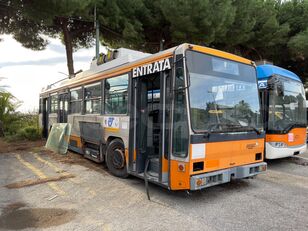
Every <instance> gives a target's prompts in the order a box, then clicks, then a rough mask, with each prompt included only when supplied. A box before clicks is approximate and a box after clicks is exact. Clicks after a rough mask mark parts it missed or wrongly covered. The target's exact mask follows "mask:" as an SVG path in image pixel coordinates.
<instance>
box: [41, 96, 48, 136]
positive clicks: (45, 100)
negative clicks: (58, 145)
mask: <svg viewBox="0 0 308 231" xmlns="http://www.w3.org/2000/svg"><path fill="white" fill-rule="evenodd" d="M41 110H42V126H43V137H45V138H47V136H48V98H43V99H42V106H41Z"/></svg>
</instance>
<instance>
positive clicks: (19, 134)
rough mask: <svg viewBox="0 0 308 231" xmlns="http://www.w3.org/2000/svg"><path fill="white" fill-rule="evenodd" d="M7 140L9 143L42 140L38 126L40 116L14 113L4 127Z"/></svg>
mask: <svg viewBox="0 0 308 231" xmlns="http://www.w3.org/2000/svg"><path fill="white" fill-rule="evenodd" d="M4 133H5V139H6V140H7V141H9V142H12V141H17V140H31V141H33V140H37V139H40V138H41V134H42V133H41V129H40V128H39V126H38V115H36V114H22V113H14V114H11V115H10V117H8V120H7V121H6V124H5V126H4Z"/></svg>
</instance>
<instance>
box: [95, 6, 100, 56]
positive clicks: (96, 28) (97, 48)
mask: <svg viewBox="0 0 308 231" xmlns="http://www.w3.org/2000/svg"><path fill="white" fill-rule="evenodd" d="M97 18H98V17H97V12H96V4H95V6H94V28H95V30H96V36H95V57H96V58H97V59H98V57H99V22H98V19H97Z"/></svg>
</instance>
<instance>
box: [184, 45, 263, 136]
mask: <svg viewBox="0 0 308 231" xmlns="http://www.w3.org/2000/svg"><path fill="white" fill-rule="evenodd" d="M187 67H188V73H189V85H190V86H189V92H190V93H189V96H190V97H189V98H190V114H191V125H192V129H193V130H194V131H195V132H219V133H220V132H238V131H240V132H243V131H256V132H257V133H259V132H260V131H261V130H262V121H261V115H260V103H259V96H258V88H257V83H256V70H255V68H254V67H253V66H251V65H246V64H243V63H238V62H234V61H231V60H228V59H223V58H218V57H214V56H210V55H206V54H203V53H199V52H194V51H187Z"/></svg>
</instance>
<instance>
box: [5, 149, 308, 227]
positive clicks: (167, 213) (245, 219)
mask: <svg viewBox="0 0 308 231" xmlns="http://www.w3.org/2000/svg"><path fill="white" fill-rule="evenodd" d="M306 156H308V155H307V154H306ZM305 163H308V159H307V160H305V159H300V160H299V159H295V158H288V159H283V160H275V161H270V162H269V163H268V171H267V172H266V173H264V174H263V175H259V176H258V177H257V178H255V179H249V180H240V181H234V182H231V183H229V184H225V185H221V186H215V187H212V188H208V189H206V190H204V191H198V192H194V193H192V194H190V195H188V194H187V193H186V192H170V191H168V190H166V189H163V188H161V187H158V186H155V185H150V194H151V199H152V201H148V200H147V197H146V194H145V192H144V183H143V181H142V180H140V179H137V178H134V177H130V178H129V179H119V178H116V177H113V176H111V175H110V174H109V173H108V172H107V171H106V169H105V168H104V167H102V166H101V165H98V164H95V163H92V162H91V161H88V160H84V159H82V158H80V157H79V156H78V155H77V154H74V156H71V157H70V158H69V159H68V158H67V157H59V158H57V157H55V156H54V155H50V154H47V153H42V152H40V151H35V152H30V151H23V152H20V153H7V154H0V176H1V178H0V230H6V229H23V230H41V229H44V230H60V231H61V230H308V166H307V165H306V164H305ZM65 176H66V177H68V178H67V179H60V178H61V177H63V178H66V177H65ZM50 177H51V178H50ZM57 178H59V179H60V180H58V181H54V182H45V183H44V182H40V181H42V179H43V180H44V179H45V180H46V179H57ZM27 185H28V186H27ZM29 185H32V186H29ZM26 186H27V187H26Z"/></svg>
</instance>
